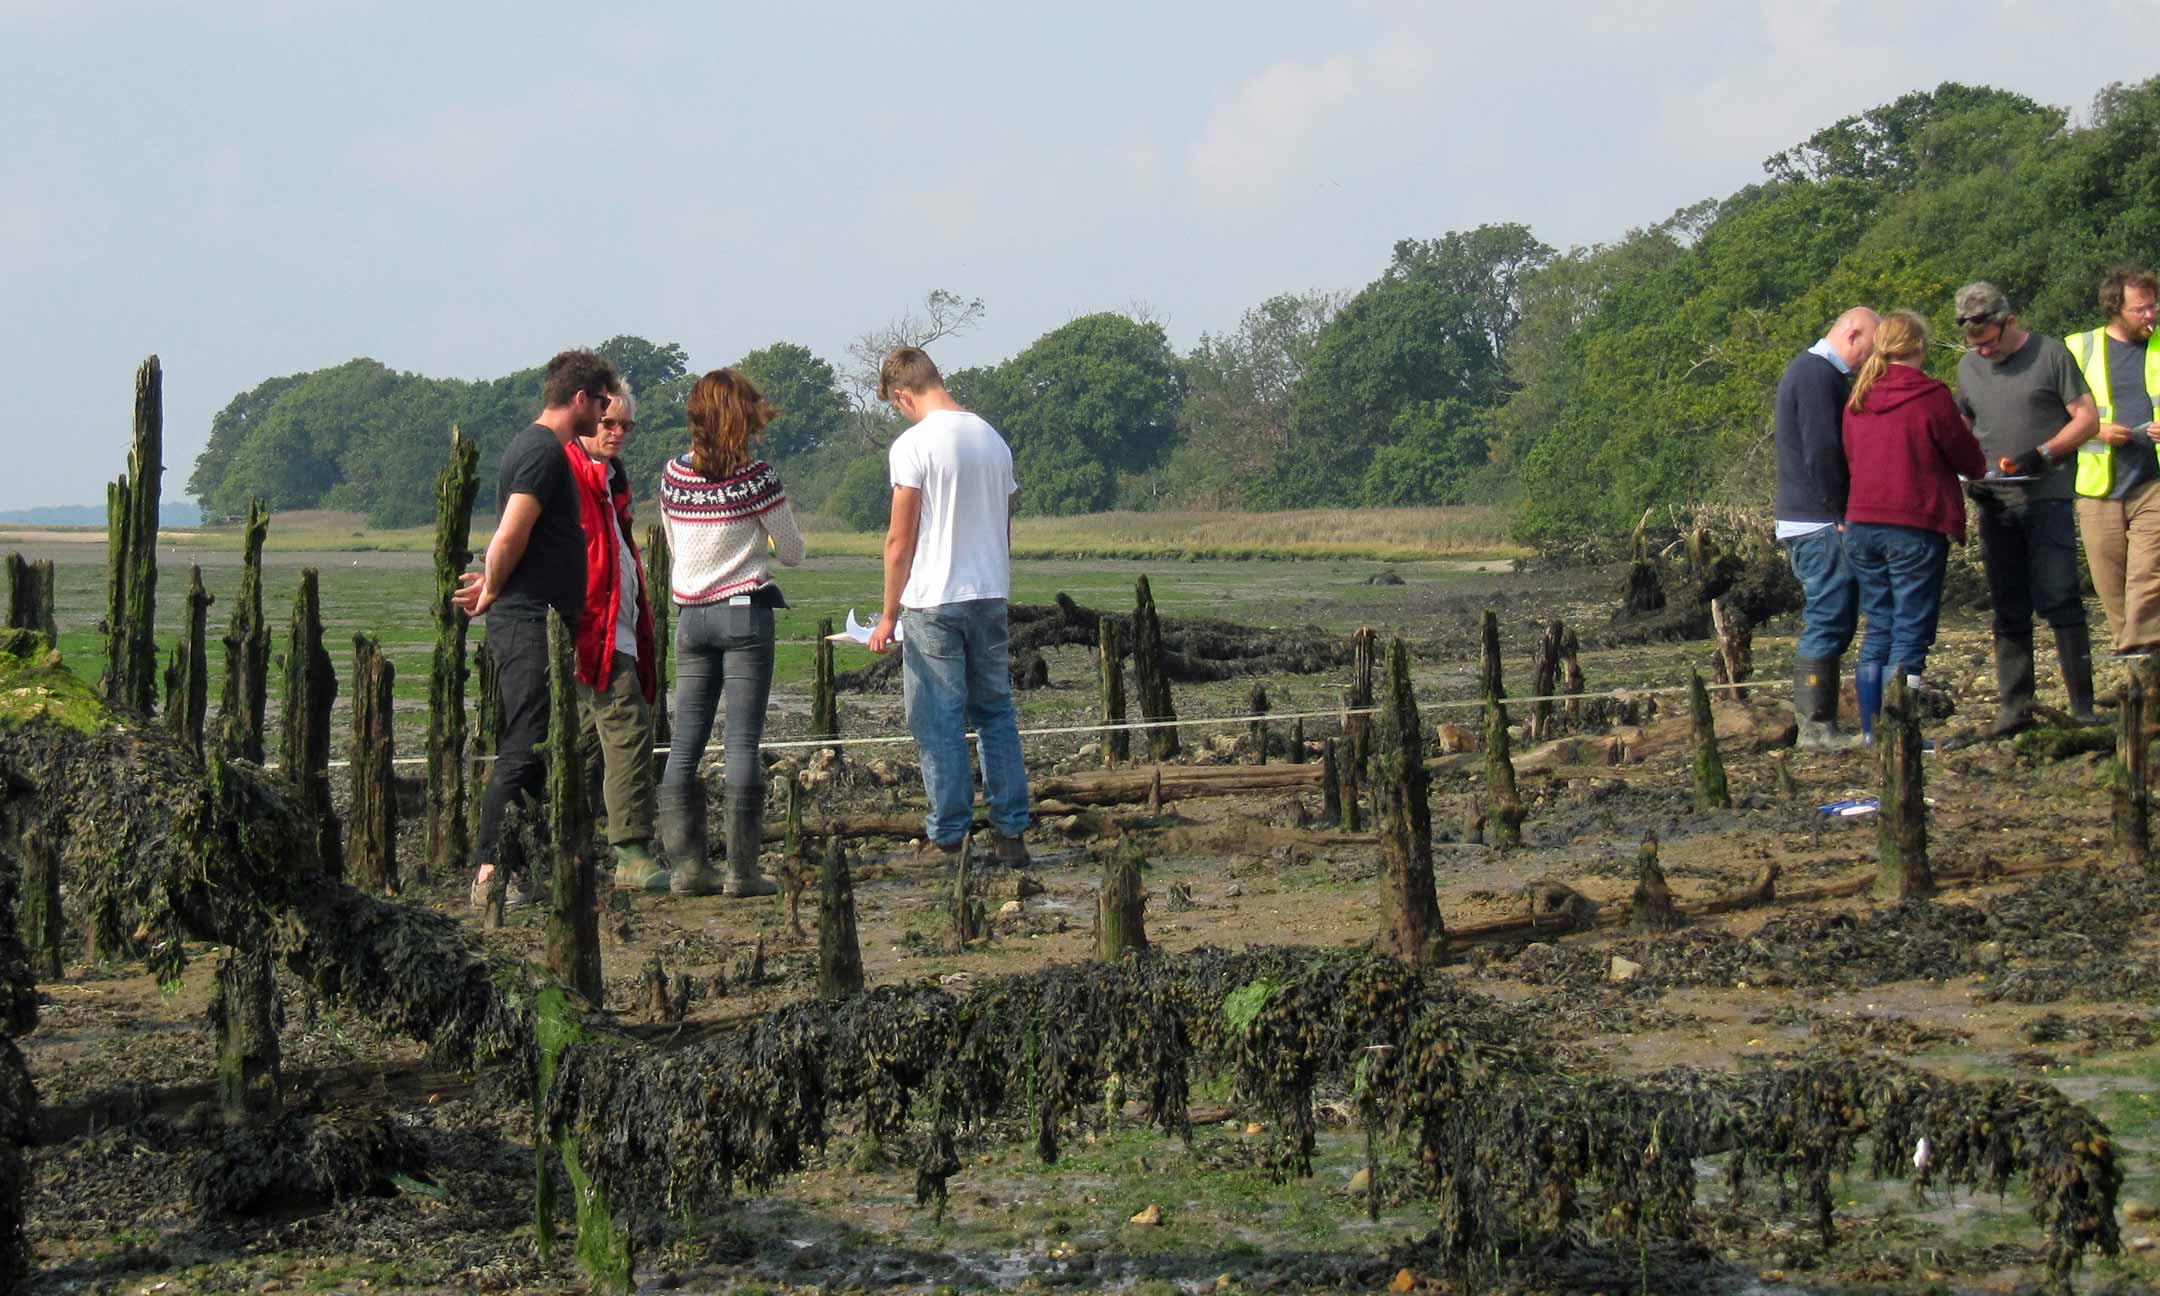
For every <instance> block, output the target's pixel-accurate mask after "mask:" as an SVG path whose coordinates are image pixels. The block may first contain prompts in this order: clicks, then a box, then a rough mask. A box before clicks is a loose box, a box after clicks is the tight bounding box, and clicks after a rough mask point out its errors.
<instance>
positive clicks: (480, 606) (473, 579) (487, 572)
mask: <svg viewBox="0 0 2160 1296" xmlns="http://www.w3.org/2000/svg"><path fill="white" fill-rule="evenodd" d="M616 383H617V379H616V376H615V368H614V366H612V365H610V364H609V363H608V362H607V361H606V360H603V359H602V358H600V357H599V356H597V355H595V354H593V353H592V352H590V351H565V352H563V353H562V354H561V355H558V356H556V357H555V358H554V359H553V360H550V361H548V366H547V371H546V375H545V376H544V377H543V378H542V379H541V403H542V405H543V406H544V407H545V408H543V409H542V410H541V411H540V417H539V418H538V419H537V420H535V421H534V422H533V424H532V426H531V427H528V428H526V429H525V430H524V431H523V432H520V433H518V434H517V436H515V437H513V438H512V439H511V441H510V446H509V448H508V449H507V450H505V451H503V460H502V469H501V472H500V474H499V476H498V478H497V486H496V504H497V507H498V508H499V509H500V517H499V518H498V520H497V521H496V524H495V535H494V538H492V539H491V540H489V541H488V547H487V558H486V566H485V567H484V568H483V569H482V570H481V571H480V572H477V573H467V574H466V575H465V576H463V577H461V578H460V585H459V587H458V591H457V593H456V594H455V595H453V596H452V597H453V598H454V599H455V601H456V602H457V605H458V606H459V607H460V608H462V609H464V611H465V613H466V615H468V616H476V617H477V616H486V617H487V618H488V640H487V641H488V648H489V649H490V650H491V651H492V652H493V653H494V654H495V678H496V681H497V683H498V685H499V686H500V689H501V692H502V740H501V742H500V743H499V744H498V745H497V747H496V749H495V767H494V769H493V770H491V771H490V772H489V774H488V781H487V790H486V791H485V792H484V793H483V794H482V796H481V801H480V833H479V840H478V841H476V842H475V843H474V844H473V855H474V858H475V859H476V860H477V861H478V862H479V868H478V869H477V870H476V871H475V872H474V874H473V883H472V895H471V900H472V905H473V908H475V909H480V908H484V907H486V904H487V896H488V891H489V889H490V888H491V887H492V886H493V884H494V878H495V866H496V863H497V861H498V860H500V859H501V855H500V853H499V852H500V846H501V841H502V822H503V812H504V811H505V810H506V809H508V808H509V806H510V803H511V802H512V801H514V800H516V799H518V798H520V797H523V798H524V799H525V800H526V801H527V802H528V803H536V802H537V801H538V800H539V797H540V789H541V787H542V785H543V783H544V781H545V777H546V773H545V770H544V769H543V768H542V766H541V763H540V757H539V754H538V752H537V751H536V749H537V748H538V747H539V745H540V744H541V743H543V742H545V741H546V740H547V734H548V643H547V614H548V609H549V608H553V609H555V610H556V611H558V612H560V613H562V616H563V620H564V621H565V622H567V623H568V625H569V627H570V629H571V630H572V631H573V632H575V631H576V629H577V623H578V619H579V617H581V616H582V615H583V614H584V611H585V529H584V527H583V525H581V524H580V523H579V521H578V494H577V481H576V479H574V478H573V477H571V475H570V465H569V464H568V463H567V462H565V460H564V459H563V446H564V445H566V444H568V443H569V440H570V438H572V437H589V436H591V435H593V433H594V432H595V431H596V430H597V429H598V427H599V424H600V415H601V413H602V412H603V411H605V410H606V409H607V403H608V397H609V394H610V393H611V392H612V391H613V390H614V388H615V386H616ZM522 874H523V869H522V867H520V866H519V865H518V864H513V866H512V876H511V877H510V879H509V880H508V883H507V885H506V887H505V889H504V905H505V907H506V908H507V907H509V906H512V905H518V904H523V903H524V902H525V901H526V900H527V899H529V898H530V897H531V885H530V881H529V879H527V878H526V877H524V876H522Z"/></svg>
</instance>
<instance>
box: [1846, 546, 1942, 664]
mask: <svg viewBox="0 0 2160 1296" xmlns="http://www.w3.org/2000/svg"><path fill="white" fill-rule="evenodd" d="M1949 557H1950V538H1949V537H1948V536H1945V535H1943V534H1942V533H1940V532H1937V531H1922V530H1920V529H1919V528H1918V527H1903V526H1885V525H1883V524H1881V523H1876V522H1851V523H1847V524H1846V527H1845V560H1846V562H1847V563H1848V564H1850V565H1851V567H1852V570H1853V575H1854V577H1855V578H1857V579H1858V581H1859V582H1860V607H1861V610H1862V611H1864V612H1866V613H1867V638H1866V640H1865V641H1863V642H1862V643H1861V645H1860V664H1861V665H1863V666H1882V667H1888V666H1891V665H1893V664H1894V665H1897V666H1900V667H1903V668H1904V670H1905V672H1906V673H1907V674H1914V675H1916V674H1919V673H1920V672H1921V671H1922V670H1925V669H1926V668H1927V655H1928V649H1930V648H1932V647H1934V646H1935V623H1936V621H1937V620H1938V619H1939V618H1940V616H1941V615H1942V591H1943V567H1944V565H1945V564H1946V563H1947V562H1948V560H1949Z"/></svg>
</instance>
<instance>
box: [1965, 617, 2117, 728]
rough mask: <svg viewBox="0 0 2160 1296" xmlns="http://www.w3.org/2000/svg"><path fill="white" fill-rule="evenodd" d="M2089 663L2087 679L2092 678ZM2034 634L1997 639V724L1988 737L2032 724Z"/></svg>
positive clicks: (2029, 632) (1999, 636) (2028, 632)
mask: <svg viewBox="0 0 2160 1296" xmlns="http://www.w3.org/2000/svg"><path fill="white" fill-rule="evenodd" d="M2091 677H2092V676H2091V666H2090V664H2089V663H2088V665H2087V668H2086V678H2087V679H2088V680H2089V679H2090V678H2091ZM2032 701H2033V655H2032V632H2031V631H2029V630H2028V631H2026V632H2025V634H2023V635H2022V636H2013V635H1996V636H1995V723H1994V724H1993V725H1992V726H1990V727H1989V729H1988V737H1990V738H2003V737H2007V736H2009V735H2010V734H2014V733H2016V732H2017V731H2018V730H2020V729H2023V728H2026V727H2027V726H2029V725H2031V724H2032Z"/></svg>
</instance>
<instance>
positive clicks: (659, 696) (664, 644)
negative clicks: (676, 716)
mask: <svg viewBox="0 0 2160 1296" xmlns="http://www.w3.org/2000/svg"><path fill="white" fill-rule="evenodd" d="M645 598H646V600H647V601H648V602H650V603H651V604H652V624H653V704H652V730H653V746H655V747H665V746H667V745H668V739H669V735H670V734H671V733H672V732H673V731H672V730H671V729H670V728H669V725H668V685H669V681H670V679H671V677H672V675H673V671H672V670H671V669H670V666H671V665H672V663H673V661H674V650H675V636H674V633H673V630H672V624H673V620H674V616H675V560H674V556H673V555H672V554H670V553H669V552H668V547H667V532H666V531H665V530H663V529H662V528H661V526H660V524H659V523H658V522H655V523H653V524H652V525H651V526H649V527H646V528H645Z"/></svg>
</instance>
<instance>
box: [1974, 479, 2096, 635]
mask: <svg viewBox="0 0 2160 1296" xmlns="http://www.w3.org/2000/svg"><path fill="white" fill-rule="evenodd" d="M1975 502H1976V503H1977V504H1978V505H1979V506H1980V507H1979V513H1980V564H1981V566H1982V567H1983V568H1985V569H1986V571H1987V581H1988V598H1989V601H1990V602H1992V603H1993V604H1994V605H1995V635H1996V637H1997V638H1999V639H2030V638H2032V623H2033V617H2034V616H2036V615H2037V616H2039V617H2040V618H2041V619H2042V620H2044V621H2046V622H2047V623H2048V624H2049V625H2051V626H2054V627H2055V628H2056V629H2058V630H2064V629H2069V628H2071V627H2073V626H2081V625H2084V624H2085V597H2084V591H2083V587H2082V585H2083V583H2082V582H2081V580H2080V579H2079V577H2078V554H2077V512H2076V508H2075V506H2074V505H2073V504H2072V503H2071V501H2069V500H2057V499H2043V500H2027V499H2019V500H2014V501H2011V502H2008V503H2005V502H2003V501H2001V500H2000V499H1998V498H1997V497H1996V496H1994V495H1993V494H1983V495H1980V496H1978V497H1977V499H1976V500H1975Z"/></svg>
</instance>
